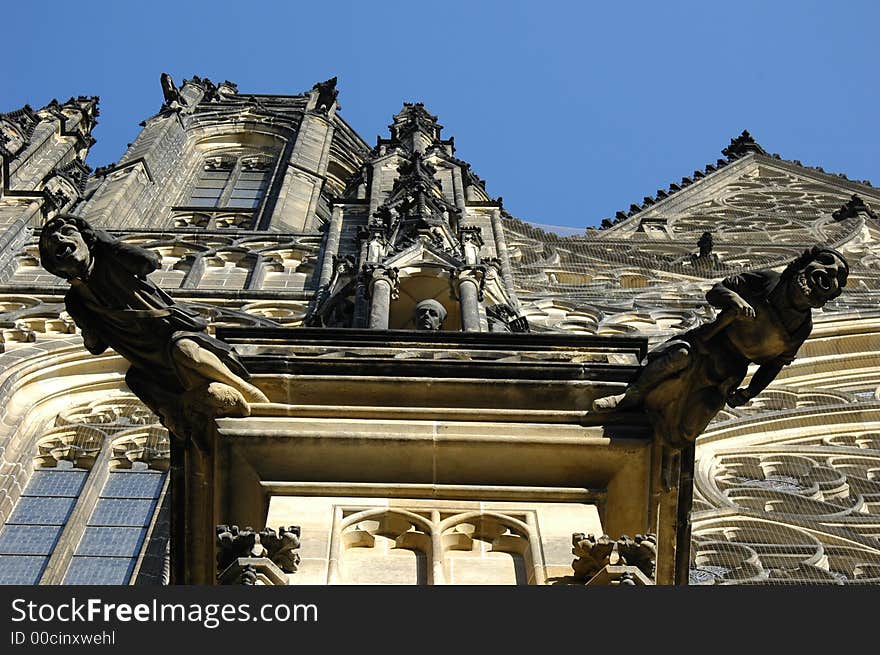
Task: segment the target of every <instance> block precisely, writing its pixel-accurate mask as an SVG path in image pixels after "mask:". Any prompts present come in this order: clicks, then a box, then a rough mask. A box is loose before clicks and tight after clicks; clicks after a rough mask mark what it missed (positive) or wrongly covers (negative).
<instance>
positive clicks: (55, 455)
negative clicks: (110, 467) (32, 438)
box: [34, 425, 106, 469]
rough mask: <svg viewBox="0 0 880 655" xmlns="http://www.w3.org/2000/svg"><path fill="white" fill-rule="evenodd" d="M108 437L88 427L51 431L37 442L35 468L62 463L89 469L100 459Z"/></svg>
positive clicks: (63, 428) (79, 426) (71, 427)
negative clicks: (105, 438) (99, 455)
mask: <svg viewBox="0 0 880 655" xmlns="http://www.w3.org/2000/svg"><path fill="white" fill-rule="evenodd" d="M105 436H106V435H105V434H104V432H102V431H101V430H96V429H95V428H92V427H89V426H86V425H75V426H74V425H71V426H64V427H59V428H55V429H53V430H49V431H48V432H47V433H46V434H45V435H43V436H42V437H40V439H39V440H38V441H37V453H38V454H37V456H36V457H35V458H34V466H40V467H50V468H52V467H55V466H57V465H58V463H59V462H61V461H66V462H70V463H71V464H72V465H73V466H75V467H77V468H85V469H89V468H91V467H92V465H93V464H94V463H95V460H96V459H97V458H98V454H99V453H100V452H101V447H102V446H103V445H104V437H105Z"/></svg>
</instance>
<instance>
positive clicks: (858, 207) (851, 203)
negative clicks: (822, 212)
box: [831, 193, 877, 221]
mask: <svg viewBox="0 0 880 655" xmlns="http://www.w3.org/2000/svg"><path fill="white" fill-rule="evenodd" d="M859 214H865V215H867V216H869V217H870V218H873V219H874V220H876V219H877V214H876V212H874V210H873V209H871V205H869V204H868V203H866V202H865V200H864V198H862V197H861V196H860V195H858V194H855V193H854V194H853V195H852V197H851V198H850V199H849V200H847V201H846V202H845V203H844V204H843V206H842V207H841V208H840V209H838V210H836V211H835V212H834V213H833V214H831V218H833V219H834V220H835V221H845V220H846V219H848V218H853V217H854V216H858V215H859Z"/></svg>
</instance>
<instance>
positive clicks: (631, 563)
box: [571, 532, 657, 584]
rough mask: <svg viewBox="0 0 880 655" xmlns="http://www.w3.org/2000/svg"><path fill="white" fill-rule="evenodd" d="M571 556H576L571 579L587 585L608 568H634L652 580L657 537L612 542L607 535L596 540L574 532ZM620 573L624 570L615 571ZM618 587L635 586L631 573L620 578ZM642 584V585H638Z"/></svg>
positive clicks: (642, 536) (636, 537)
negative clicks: (621, 585)
mask: <svg viewBox="0 0 880 655" xmlns="http://www.w3.org/2000/svg"><path fill="white" fill-rule="evenodd" d="M571 544H572V546H573V548H572V551H571V552H572V554H573V555H575V556H576V557H577V559H575V560H574V561H573V562H572V563H571V566H572V569H573V570H574V576H573V577H574V579H575V580H578V581H581V582H585V583H588V584H589V583H590V581H591V580H593V579H594V578H595V577H596V576H597V575H598V574H599V573H600V572H602V571H603V570H604V569H607V568H608V567H620V566H626V567H633V568H635V569H637V570H638V571H639V572H640V573H641V574H642V575H644V576H645V577H646V578H647V579H649V580H653V578H654V568H655V565H656V560H657V538H656V536H655V535H653V534H647V535H640V534H637V535H636V536H635V539H631V538H630V537H628V536H627V535H623V536H622V537H620V539H617V540H616V541H615V540H612V539H611V537H609V536H608V535H602V536H601V537H598V538H597V537H596V536H595V535H592V534H588V535H584V534H583V533H582V532H576V533H574V534H573V535H572V536H571ZM617 573H619V574H623V573H625V571H620V572H617ZM616 577H618V584H637V583H636V581H635V580H634V577H633V572H632V571H629V575H628V576H625V577H624V578H622V579H620V578H619V576H616ZM641 584H644V582H641Z"/></svg>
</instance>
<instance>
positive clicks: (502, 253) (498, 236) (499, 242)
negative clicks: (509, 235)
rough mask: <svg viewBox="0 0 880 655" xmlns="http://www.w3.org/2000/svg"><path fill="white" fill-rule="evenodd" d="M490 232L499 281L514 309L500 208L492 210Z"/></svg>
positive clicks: (511, 281) (513, 290) (511, 270)
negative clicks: (493, 242)
mask: <svg viewBox="0 0 880 655" xmlns="http://www.w3.org/2000/svg"><path fill="white" fill-rule="evenodd" d="M492 232H493V236H494V237H495V247H496V249H497V251H498V259H500V260H501V279H502V281H503V282H504V288H505V290H506V291H507V297H508V298H510V304H511V306H512V307H513V308H514V309H517V308H518V307H519V300H517V298H516V283H515V282H514V280H513V269H512V268H511V266H510V254H509V253H508V251H507V239H505V237H504V225H503V221H502V218H501V207H498V208H496V209H493V210H492Z"/></svg>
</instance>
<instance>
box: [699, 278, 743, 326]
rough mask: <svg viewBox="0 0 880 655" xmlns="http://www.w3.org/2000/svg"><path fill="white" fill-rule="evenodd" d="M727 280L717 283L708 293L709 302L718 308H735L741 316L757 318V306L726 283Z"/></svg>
mask: <svg viewBox="0 0 880 655" xmlns="http://www.w3.org/2000/svg"><path fill="white" fill-rule="evenodd" d="M726 281H727V280H723V281H721V282H718V283H716V284H715V285H714V286H713V287H712V288H711V289H709V291H708V292H707V293H706V300H708V301H709V304H710V305H712V306H713V307H715V308H717V309H733V310H735V311H736V312H737V313H738V314H739V315H740V316H746V317H748V318H755V308H754V307H752V306H751V305H750V304H749V302H748V301H747V300H746V299H745V298H743V297H742V296H741V295H739V294H738V293H737V292H736V291H734V290H733V289H731V288H730V287H729V286H727V285H725V284H724V282H726Z"/></svg>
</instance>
